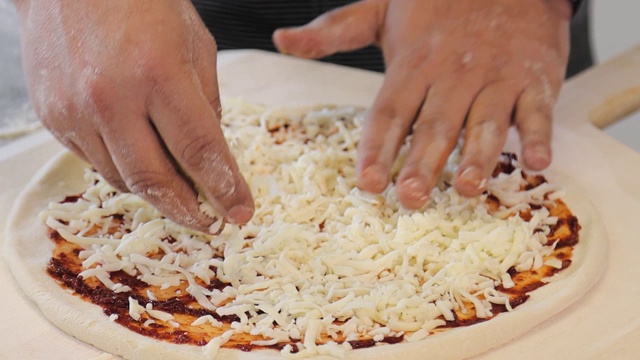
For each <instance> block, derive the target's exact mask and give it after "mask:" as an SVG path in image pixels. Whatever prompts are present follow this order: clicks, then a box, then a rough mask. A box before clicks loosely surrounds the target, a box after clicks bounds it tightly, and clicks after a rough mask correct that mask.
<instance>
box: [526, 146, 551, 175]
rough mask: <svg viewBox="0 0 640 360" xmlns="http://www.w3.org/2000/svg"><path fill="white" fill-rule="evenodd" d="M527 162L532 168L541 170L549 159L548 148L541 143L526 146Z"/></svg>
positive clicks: (547, 163)
mask: <svg viewBox="0 0 640 360" xmlns="http://www.w3.org/2000/svg"><path fill="white" fill-rule="evenodd" d="M527 150H528V151H527V155H528V156H527V159H526V160H527V162H528V163H529V164H528V165H529V166H530V167H532V168H534V170H541V169H543V168H545V167H546V166H548V165H549V162H550V161H551V158H550V154H549V149H548V148H547V147H546V146H545V145H543V144H536V145H533V146H530V147H528V148H527Z"/></svg>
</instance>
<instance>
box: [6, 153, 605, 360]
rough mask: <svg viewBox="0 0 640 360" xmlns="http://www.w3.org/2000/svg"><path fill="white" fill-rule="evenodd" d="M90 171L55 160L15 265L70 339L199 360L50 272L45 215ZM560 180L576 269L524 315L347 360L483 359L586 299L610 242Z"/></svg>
mask: <svg viewBox="0 0 640 360" xmlns="http://www.w3.org/2000/svg"><path fill="white" fill-rule="evenodd" d="M86 166H87V165H86V164H84V163H83V162H81V161H80V160H78V159H77V158H75V157H74V156H73V155H70V154H68V153H63V154H61V155H59V156H57V157H56V158H55V159H53V160H52V161H51V162H50V163H49V165H48V166H47V167H45V168H44V169H43V170H42V171H41V172H40V173H39V174H38V175H37V176H36V177H35V178H34V179H33V181H32V182H31V183H30V184H29V185H28V186H27V188H26V189H25V191H24V193H23V194H22V195H21V196H20V198H19V199H18V200H17V201H16V207H15V208H14V209H13V212H12V216H11V218H10V221H9V226H8V237H7V242H6V245H5V246H6V252H5V255H6V257H7V263H8V264H9V266H10V268H11V270H12V272H13V274H14V276H15V277H16V279H17V280H18V283H19V284H20V286H21V287H22V288H23V290H24V291H25V293H27V295H28V296H29V297H30V298H32V299H33V300H34V301H35V302H36V304H37V305H38V306H39V307H40V308H41V310H42V311H43V313H44V315H45V316H46V317H47V318H49V320H50V321H52V322H53V323H54V324H56V326H58V327H59V328H61V329H63V330H64V331H66V332H67V333H69V334H71V335H73V336H75V337H77V338H79V339H81V340H83V341H85V342H87V343H90V344H93V345H95V346H97V347H98V348H101V349H103V350H105V351H107V352H110V353H113V354H120V355H123V356H125V357H127V358H132V359H145V358H149V359H163V358H166V359H199V358H204V357H203V354H202V351H201V348H200V347H196V346H184V345H175V344H170V343H166V342H161V341H157V340H155V339H151V338H148V337H144V336H142V335H139V334H137V333H134V332H131V331H129V330H128V329H126V328H124V327H122V326H120V325H118V324H116V323H113V322H110V321H109V320H108V317H107V316H106V315H104V314H103V313H102V311H101V309H100V308H99V307H98V306H95V305H93V304H91V303H88V302H86V301H84V300H82V299H80V298H78V297H76V296H73V295H71V294H69V292H68V291H66V290H64V289H63V288H61V287H60V286H59V285H58V284H57V283H56V282H55V281H54V280H53V279H52V278H51V277H50V276H49V275H48V274H47V272H46V271H45V267H46V264H47V262H48V260H49V258H50V256H51V249H52V247H53V244H52V243H51V242H50V241H49V240H48V239H47V237H46V228H45V226H44V224H43V222H42V221H41V219H40V216H39V213H40V212H41V211H42V210H43V209H45V208H46V207H47V204H48V203H49V202H51V201H60V199H61V196H63V195H68V194H76V193H80V192H82V191H83V190H84V186H85V185H84V182H83V181H82V179H83V177H82V173H83V171H84V168H85V167H86ZM569 180H570V179H556V181H557V182H559V183H562V184H563V186H564V187H566V189H567V190H568V195H567V197H566V198H565V199H566V202H567V203H568V205H569V206H570V208H571V209H572V211H573V212H574V214H575V215H576V216H577V217H578V218H579V219H580V223H581V225H582V231H581V234H580V237H581V242H580V244H579V246H577V247H576V249H575V250H574V255H573V263H572V265H571V266H570V267H569V268H568V269H566V270H565V271H563V272H562V273H561V274H560V275H559V276H557V277H555V278H554V281H553V282H552V283H550V284H548V285H546V286H544V287H542V288H539V289H537V290H536V291H534V292H533V293H531V298H530V299H529V300H528V301H527V302H526V303H525V304H523V305H521V306H519V307H518V308H517V309H516V311H513V312H510V313H503V314H500V315H499V316H497V317H495V318H493V319H491V320H489V321H486V322H483V323H479V324H475V325H473V326H469V327H461V328H456V329H453V330H451V331H447V332H445V333H442V334H438V335H434V336H431V337H429V338H428V339H426V340H423V341H419V342H416V343H402V344H395V345H387V346H381V347H373V348H367V349H359V350H354V351H349V352H347V357H346V358H348V359H373V358H380V359H394V358H397V359H411V358H416V359H420V358H423V357H424V355H425V354H428V355H429V357H432V358H437V359H448V358H451V359H460V358H466V357H470V356H474V355H477V354H480V353H482V352H484V351H487V350H489V349H491V348H493V347H496V346H499V345H500V344H503V343H505V342H508V341H510V340H512V339H514V338H516V337H518V336H521V335H523V334H524V333H525V332H526V331H528V330H530V329H531V328H533V327H534V326H536V325H537V324H539V323H541V322H542V321H544V320H546V319H548V318H550V317H552V316H554V315H555V314H556V313H558V312H560V311H561V310H563V309H564V308H566V307H567V306H569V305H570V304H571V303H572V302H574V301H576V300H577V299H579V298H580V297H581V296H582V295H583V294H584V293H585V292H586V291H587V290H588V289H589V288H590V287H591V285H593V283H595V281H597V279H598V277H599V274H600V273H601V271H602V269H603V267H604V261H605V253H606V237H605V236H606V235H605V232H604V229H603V227H602V225H601V222H600V220H599V218H598V216H597V213H596V211H595V210H594V209H593V208H592V207H591V206H590V205H589V204H588V203H587V202H586V201H585V200H582V199H581V198H580V197H579V194H580V190H579V186H578V185H577V184H572V183H571V182H570V181H569ZM219 357H220V358H223V359H227V358H229V359H244V358H246V359H256V358H265V359H266V358H280V354H279V353H278V352H277V351H257V350H254V351H251V352H249V353H244V352H241V351H237V350H229V349H222V350H221V351H220V353H219Z"/></svg>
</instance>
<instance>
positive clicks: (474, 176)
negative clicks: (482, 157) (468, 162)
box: [458, 166, 487, 190]
mask: <svg viewBox="0 0 640 360" xmlns="http://www.w3.org/2000/svg"><path fill="white" fill-rule="evenodd" d="M458 181H459V182H461V183H464V184H466V185H468V186H470V187H473V188H475V189H478V190H484V188H485V187H486V186H487V179H485V177H484V176H482V172H481V171H480V169H479V168H478V167H476V166H469V167H468V168H465V169H464V170H462V171H461V172H460V173H459V174H458Z"/></svg>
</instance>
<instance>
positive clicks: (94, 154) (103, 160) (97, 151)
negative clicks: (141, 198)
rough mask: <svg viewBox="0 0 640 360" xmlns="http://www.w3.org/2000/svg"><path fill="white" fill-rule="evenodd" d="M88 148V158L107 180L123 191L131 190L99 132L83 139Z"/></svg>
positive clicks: (85, 146) (86, 151)
mask: <svg viewBox="0 0 640 360" xmlns="http://www.w3.org/2000/svg"><path fill="white" fill-rule="evenodd" d="M82 143H83V145H84V146H83V148H85V149H86V150H85V151H84V153H86V154H87V155H86V160H87V161H89V162H90V163H91V164H93V166H94V167H95V169H96V170H97V171H98V172H99V173H100V174H101V175H102V177H104V178H105V180H107V182H108V183H109V184H110V185H111V186H113V187H114V188H116V189H118V190H119V191H121V192H129V188H128V187H127V184H126V183H125V181H124V180H123V179H122V176H120V172H119V171H118V168H117V167H116V165H115V164H114V162H113V159H112V158H111V155H110V153H109V150H108V149H107V146H106V145H105V143H104V141H103V139H102V137H101V136H100V135H99V134H95V135H93V136H88V137H87V139H86V140H85V141H82Z"/></svg>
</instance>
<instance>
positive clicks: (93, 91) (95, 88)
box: [80, 70, 114, 114]
mask: <svg viewBox="0 0 640 360" xmlns="http://www.w3.org/2000/svg"><path fill="white" fill-rule="evenodd" d="M80 86H81V87H82V89H81V90H82V92H83V93H84V94H86V97H85V99H87V101H88V102H89V103H90V104H91V106H92V107H93V108H94V109H95V111H97V112H98V113H99V114H106V113H108V112H109V111H111V109H112V106H113V93H114V86H113V84H112V83H111V82H110V81H109V80H108V79H107V77H105V76H104V75H102V74H100V73H98V72H95V71H92V70H85V71H84V74H83V75H82V80H81V82H80Z"/></svg>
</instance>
